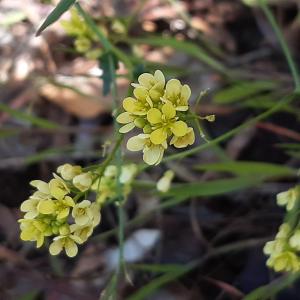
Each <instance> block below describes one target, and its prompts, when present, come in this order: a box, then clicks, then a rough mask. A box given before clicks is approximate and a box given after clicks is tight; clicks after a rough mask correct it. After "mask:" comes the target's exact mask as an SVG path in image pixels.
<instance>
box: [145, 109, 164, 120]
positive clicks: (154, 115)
mask: <svg viewBox="0 0 300 300" xmlns="http://www.w3.org/2000/svg"><path fill="white" fill-rule="evenodd" d="M161 116H162V115H161V111H160V110H159V109H157V108H151V109H150V110H149V111H148V113H147V120H148V121H149V122H150V123H151V124H157V123H160V122H161V121H162V120H161Z"/></svg>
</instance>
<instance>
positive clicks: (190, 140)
mask: <svg viewBox="0 0 300 300" xmlns="http://www.w3.org/2000/svg"><path fill="white" fill-rule="evenodd" d="M194 142H195V133H194V129H193V128H192V127H189V128H188V131H187V133H186V134H185V135H184V136H181V137H178V136H173V137H172V139H171V141H170V145H174V147H176V148H185V147H187V146H188V145H193V144H194Z"/></svg>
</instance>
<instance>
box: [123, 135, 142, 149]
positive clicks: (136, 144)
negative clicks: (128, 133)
mask: <svg viewBox="0 0 300 300" xmlns="http://www.w3.org/2000/svg"><path fill="white" fill-rule="evenodd" d="M145 141H146V140H145V138H141V137H140V136H139V135H137V136H133V137H131V138H130V139H129V140H128V141H127V149H128V150H129V151H140V150H142V149H143V148H144V146H145Z"/></svg>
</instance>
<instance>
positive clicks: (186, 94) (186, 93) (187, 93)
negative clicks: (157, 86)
mask: <svg viewBox="0 0 300 300" xmlns="http://www.w3.org/2000/svg"><path fill="white" fill-rule="evenodd" d="M191 93H192V92H191V89H190V87H189V86H188V85H187V84H185V85H184V86H183V87H182V88H181V94H180V96H181V97H180V98H181V100H183V101H184V102H187V101H188V100H189V98H190V97H191Z"/></svg>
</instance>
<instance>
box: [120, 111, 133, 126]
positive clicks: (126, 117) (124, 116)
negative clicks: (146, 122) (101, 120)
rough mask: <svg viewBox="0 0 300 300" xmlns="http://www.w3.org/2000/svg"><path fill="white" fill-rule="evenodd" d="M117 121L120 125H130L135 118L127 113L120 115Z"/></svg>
mask: <svg viewBox="0 0 300 300" xmlns="http://www.w3.org/2000/svg"><path fill="white" fill-rule="evenodd" d="M116 120H117V122H118V123H120V124H127V123H130V122H133V120H134V117H133V116H132V114H131V113H129V112H127V111H126V112H123V113H121V114H119V115H118V116H117V119H116Z"/></svg>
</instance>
